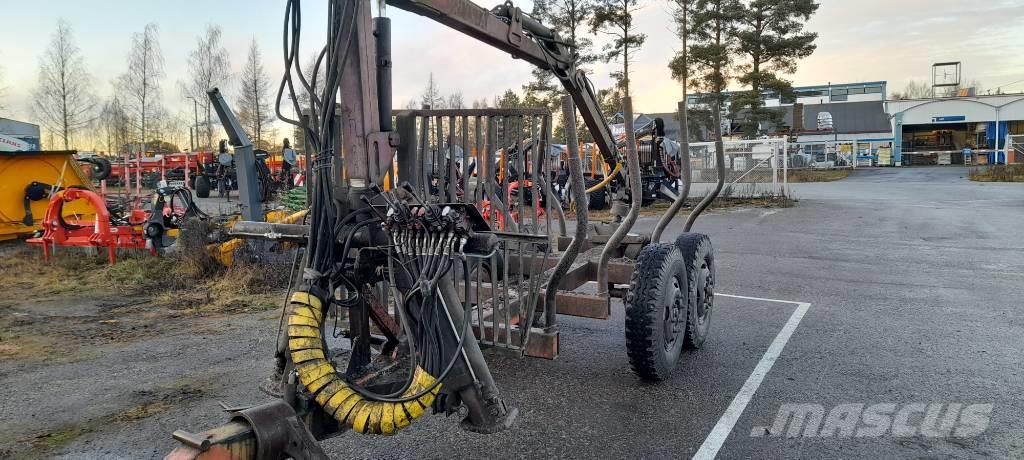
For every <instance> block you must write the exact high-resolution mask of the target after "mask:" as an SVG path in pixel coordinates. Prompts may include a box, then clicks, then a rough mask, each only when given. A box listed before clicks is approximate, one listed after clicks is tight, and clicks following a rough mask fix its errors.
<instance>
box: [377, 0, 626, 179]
mask: <svg viewBox="0 0 1024 460" xmlns="http://www.w3.org/2000/svg"><path fill="white" fill-rule="evenodd" d="M387 3H388V4H389V5H392V6H394V7H396V8H399V9H402V10H405V11H408V12H411V13H416V14H418V15H420V16H423V17H426V18H428V19H431V20H434V21H436V22H439V23H441V24H444V25H446V26H448V27H450V28H452V29H455V30H457V31H459V32H462V33H464V34H466V35H468V36H470V37H472V38H475V39H477V40H480V41H481V42H484V43H486V44H488V45H491V46H493V47H495V48H497V49H499V50H501V51H505V52H507V53H509V54H511V55H512V57H514V58H516V59H522V60H524V61H526V62H529V63H530V64H533V65H535V66H537V67H540V68H542V69H547V70H549V71H551V72H552V73H553V74H554V75H555V77H557V78H558V80H559V82H561V84H562V86H563V87H564V88H565V90H566V92H568V93H569V95H570V96H571V97H572V99H573V102H574V103H575V104H576V108H577V109H578V110H579V112H580V115H581V116H582V117H583V122H584V123H585V124H586V125H587V128H588V129H589V130H590V132H591V134H592V135H593V136H594V142H596V143H597V147H598V149H599V150H600V151H601V156H602V157H603V158H604V161H605V163H607V164H608V167H609V168H615V166H616V165H617V164H618V163H619V159H618V149H617V148H616V145H615V137H614V136H613V135H612V132H611V128H610V127H609V126H608V122H607V121H606V120H605V118H604V115H602V114H601V107H600V105H599V104H598V101H597V95H596V94H595V93H594V89H593V86H592V85H591V84H590V80H589V79H587V76H586V74H585V73H584V72H583V71H582V70H580V69H579V68H578V67H577V66H576V63H577V56H576V54H575V53H574V52H573V50H572V48H571V47H569V46H568V45H567V44H566V43H565V42H563V41H562V40H561V39H560V38H559V36H558V34H557V33H555V32H554V31H552V30H551V29H549V28H547V27H546V26H544V25H543V24H541V23H540V22H539V21H537V20H536V19H534V18H532V17H530V16H529V15H527V14H525V13H523V12H522V11H521V10H520V9H519V8H518V7H515V6H513V5H512V3H511V2H505V3H503V4H501V5H498V6H496V7H494V8H493V9H491V10H486V9H484V8H481V7H480V6H479V5H477V4H475V3H473V2H472V1H470V0H387Z"/></svg>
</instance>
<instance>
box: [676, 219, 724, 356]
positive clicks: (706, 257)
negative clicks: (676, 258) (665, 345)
mask: <svg viewBox="0 0 1024 460" xmlns="http://www.w3.org/2000/svg"><path fill="white" fill-rule="evenodd" d="M676 246H677V247H678V248H679V250H680V251H681V252H682V254H683V260H685V262H686V276H687V285H688V286H689V299H690V301H689V308H688V312H687V315H686V336H685V337H684V340H683V346H685V347H686V348H689V349H699V348H700V347H702V346H703V345H704V341H705V340H706V339H707V337H708V330H710V328H711V313H712V312H713V311H714V305H715V250H714V248H713V247H712V246H711V238H709V237H708V236H707V235H705V234H703V233H683V234H682V235H679V238H677V239H676Z"/></svg>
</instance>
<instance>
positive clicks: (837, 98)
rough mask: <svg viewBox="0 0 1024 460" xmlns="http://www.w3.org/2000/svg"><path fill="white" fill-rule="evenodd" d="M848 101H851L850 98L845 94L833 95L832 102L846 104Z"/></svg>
mask: <svg viewBox="0 0 1024 460" xmlns="http://www.w3.org/2000/svg"><path fill="white" fill-rule="evenodd" d="M847 100H849V96H847V95H845V94H833V95H832V102H845V101H847Z"/></svg>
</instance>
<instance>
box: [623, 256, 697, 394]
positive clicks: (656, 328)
mask: <svg viewBox="0 0 1024 460" xmlns="http://www.w3.org/2000/svg"><path fill="white" fill-rule="evenodd" d="M687 291H688V285H687V276H686V267H685V262H684V260H683V255H682V253H681V252H680V251H679V248H678V247H676V246H675V245H673V244H651V245H648V246H647V247H645V248H644V249H643V251H641V252H640V258H639V261H638V262H637V265H636V268H635V269H634V270H633V277H632V278H631V279H630V281H629V292H628V293H627V294H626V300H625V305H626V352H627V354H628V355H629V364H630V366H631V367H632V368H633V372H635V373H636V375H638V376H639V377H640V378H642V379H644V380H651V381H660V380H665V379H667V378H668V377H669V376H670V375H671V374H672V370H673V369H675V367H676V362H677V361H679V354H680V352H681V351H682V348H683V340H684V336H685V331H686V312H687V310H688V297H689V296H688V292H687Z"/></svg>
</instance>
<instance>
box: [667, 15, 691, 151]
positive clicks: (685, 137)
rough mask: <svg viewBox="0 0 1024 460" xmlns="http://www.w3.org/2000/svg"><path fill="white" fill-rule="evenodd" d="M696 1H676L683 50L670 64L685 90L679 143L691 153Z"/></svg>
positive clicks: (677, 27)
mask: <svg viewBox="0 0 1024 460" xmlns="http://www.w3.org/2000/svg"><path fill="white" fill-rule="evenodd" d="M694 2H695V0H674V1H673V3H674V4H675V11H674V12H673V14H672V19H673V21H674V22H675V24H676V33H677V34H678V36H679V41H680V44H681V45H682V47H681V48H682V49H680V50H679V52H678V53H676V55H675V57H673V58H672V61H670V62H669V64H668V68H669V70H671V71H672V78H675V79H676V80H679V84H680V86H681V87H682V90H683V99H682V101H683V106H682V110H681V111H680V113H679V117H680V118H679V121H680V123H681V125H682V127H683V130H682V132H680V133H679V141H680V142H681V143H682V147H683V148H682V151H683V152H689V150H690V149H689V143H690V135H691V133H692V132H694V131H695V130H691V129H690V123H691V120H690V117H689V92H688V90H689V84H690V59H689V51H690V50H689V46H690V26H691V24H690V19H691V14H692V12H693V4H694Z"/></svg>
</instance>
